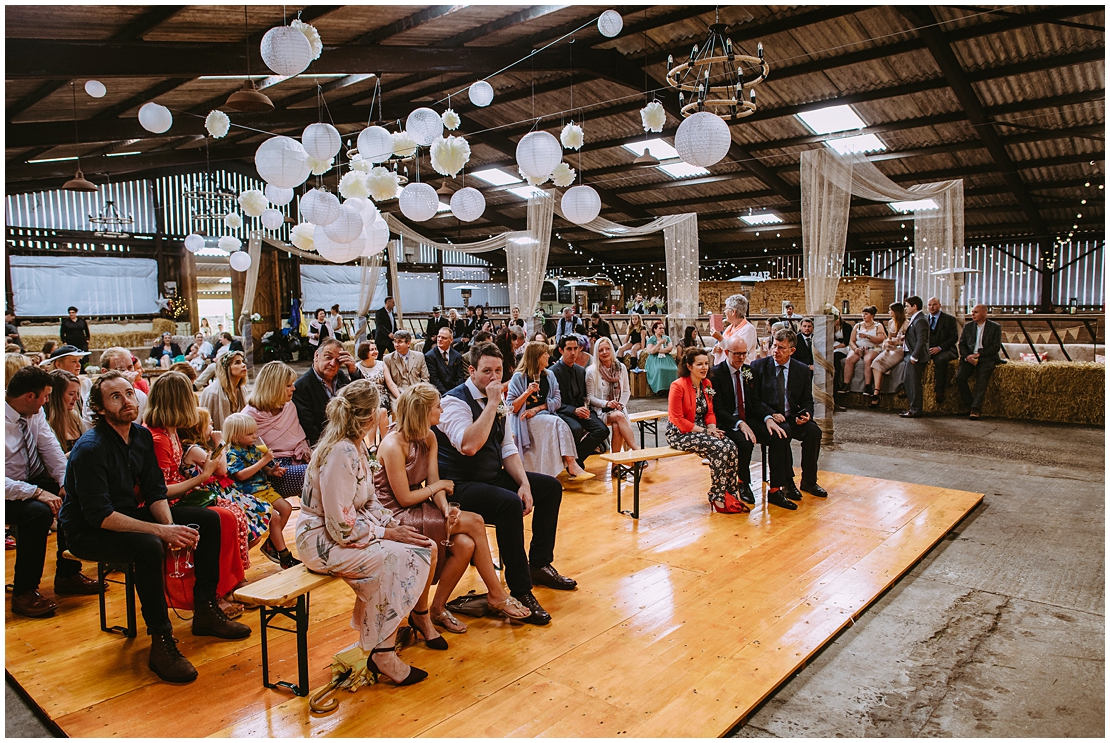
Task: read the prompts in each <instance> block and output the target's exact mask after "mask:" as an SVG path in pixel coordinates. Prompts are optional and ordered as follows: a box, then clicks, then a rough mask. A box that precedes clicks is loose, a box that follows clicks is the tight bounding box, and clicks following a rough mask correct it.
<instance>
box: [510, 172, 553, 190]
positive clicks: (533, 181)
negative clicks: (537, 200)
mask: <svg viewBox="0 0 1110 743" xmlns="http://www.w3.org/2000/svg"><path fill="white" fill-rule="evenodd" d="M516 170H517V172H518V173H520V177H521V178H523V179H524V180H526V181H528V185H529V186H539V185H541V184H544V183H547V178H550V177H551V176H547V178H533V177H532V176H530V175H528V174H527V173H525V172H524V171H523V170H521V169H520V168H519V167H518V168H517V169H516Z"/></svg>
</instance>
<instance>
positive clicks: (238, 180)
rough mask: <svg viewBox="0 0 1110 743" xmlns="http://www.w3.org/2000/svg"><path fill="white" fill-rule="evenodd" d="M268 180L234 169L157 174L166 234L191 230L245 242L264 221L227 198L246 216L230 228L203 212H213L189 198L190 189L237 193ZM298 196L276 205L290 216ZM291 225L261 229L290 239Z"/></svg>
mask: <svg viewBox="0 0 1110 743" xmlns="http://www.w3.org/2000/svg"><path fill="white" fill-rule="evenodd" d="M265 186H266V184H265V183H263V182H262V181H261V180H259V179H257V178H247V177H246V176H244V175H242V174H240V173H232V172H230V171H227V170H216V171H213V173H212V174H211V176H206V175H205V174H203V173H190V174H188V175H172V176H164V177H162V178H158V179H157V180H156V181H155V193H156V195H157V199H158V204H159V205H160V207H161V209H162V214H163V220H164V221H163V224H164V229H165V231H166V235H167V236H170V237H185V236H186V235H188V234H189V233H191V232H198V233H201V234H207V235H220V236H223V235H231V236H233V237H237V238H239V239H240V240H242V241H243V242H246V241H247V239H248V238H249V232H250V230H252V229H262V224H261V222H259V220H257V219H254V218H251V217H247V216H246V215H244V214H243V211H242V210H241V209H240V208H239V205H238V204H237V203H235V202H234V201H229V202H227V204H228V209H229V210H230V211H234V212H235V213H237V214H238V215H239V216H241V217H243V226H242V227H240V228H239V229H231V228H230V227H228V226H227V225H225V224H223V222H222V221H219V220H212V219H205V218H204V214H205V213H206V211H207V212H211V211H212V210H211V209H208V208H206V205H204V204H199V203H196V202H193V201H190V200H189V199H187V198H186V197H185V193H186V192H187V191H195V190H197V189H202V190H205V191H214V190H217V189H221V190H226V191H229V192H231V194H232V195H233V196H235V197H238V196H239V194H241V193H243V191H248V190H250V189H257V190H259V191H262V190H264V189H265ZM296 204H297V199H296V198H295V197H294V199H293V201H291V202H289V203H288V204H286V205H285V206H279V207H275V208H276V209H278V210H279V211H280V212H281V213H282V214H285V215H286V216H287V217H288V216H289V215H290V214H294V212H293V211H291V210H292V209H294V208H296ZM288 228H289V225H283V226H282V227H281V228H279V229H277V230H273V231H271V230H262V232H263V234H265V235H266V236H267V237H271V238H275V239H280V240H287V239H288V238H289V229H288Z"/></svg>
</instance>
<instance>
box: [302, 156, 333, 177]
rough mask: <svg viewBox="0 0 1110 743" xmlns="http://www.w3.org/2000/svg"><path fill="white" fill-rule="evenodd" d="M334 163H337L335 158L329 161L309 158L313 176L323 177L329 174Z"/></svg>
mask: <svg viewBox="0 0 1110 743" xmlns="http://www.w3.org/2000/svg"><path fill="white" fill-rule="evenodd" d="M333 163H335V158H329V159H327V160H320V159H319V158H315V157H309V158H308V167H310V168H312V175H323V174H324V173H327V172H328V171H329V170H331V169H332V165H333Z"/></svg>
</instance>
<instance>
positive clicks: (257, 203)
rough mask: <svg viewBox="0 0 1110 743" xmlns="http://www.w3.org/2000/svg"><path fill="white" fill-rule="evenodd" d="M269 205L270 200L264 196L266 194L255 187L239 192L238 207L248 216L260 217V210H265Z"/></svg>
mask: <svg viewBox="0 0 1110 743" xmlns="http://www.w3.org/2000/svg"><path fill="white" fill-rule="evenodd" d="M269 206H270V201H269V199H267V198H266V194H264V193H262V192H261V191H259V190H258V189H256V188H252V189H250V190H249V191H244V192H243V193H241V194H239V208H240V209H242V210H243V213H244V214H246V215H247V216H248V217H261V216H262V212H264V211H266V209H267V208H269Z"/></svg>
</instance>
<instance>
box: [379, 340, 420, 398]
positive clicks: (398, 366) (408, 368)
mask: <svg viewBox="0 0 1110 743" xmlns="http://www.w3.org/2000/svg"><path fill="white" fill-rule="evenodd" d="M393 346H394V348H395V349H396V350H395V351H393V353H389V354H386V356H385V368H386V369H388V370H389V377H387V378H386V384H387V385H388V384H389V382H390V381H392V382H393V384H392V385H390V387H389V391H390V393H391V394H392V395H393V402H395V403H396V402H397V398H399V397H400V396H401V393H402V392H404V391H405V390H407V389H408V388H409V387H412V386H413V385H414V384H416V383H418V382H427V381H428V364H427V363H426V362H425V361H424V355H423V354H421V353H418V352H416V351H412V350H411V349H412V333H410V332H409V331H407V330H394V331H393Z"/></svg>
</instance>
